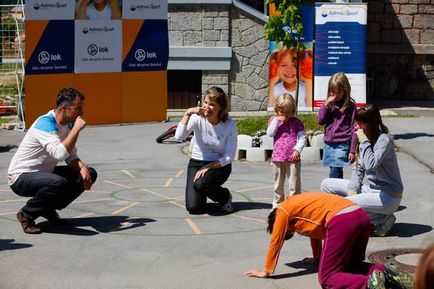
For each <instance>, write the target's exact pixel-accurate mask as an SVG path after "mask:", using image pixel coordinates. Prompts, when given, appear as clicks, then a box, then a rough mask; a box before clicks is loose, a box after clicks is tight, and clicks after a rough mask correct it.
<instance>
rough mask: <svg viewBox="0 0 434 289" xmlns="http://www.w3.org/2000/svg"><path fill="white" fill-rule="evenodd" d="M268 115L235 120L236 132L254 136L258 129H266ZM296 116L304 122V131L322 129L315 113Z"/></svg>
mask: <svg viewBox="0 0 434 289" xmlns="http://www.w3.org/2000/svg"><path fill="white" fill-rule="evenodd" d="M270 117H271V115H267V116H255V117H246V118H242V119H239V120H237V121H236V122H237V127H238V134H246V135H250V136H254V134H255V133H256V132H258V131H260V130H267V124H268V119H269V118H270ZM298 118H299V119H300V120H301V121H302V122H303V123H304V130H305V131H323V126H322V125H319V124H318V123H317V122H316V113H303V114H299V115H298Z"/></svg>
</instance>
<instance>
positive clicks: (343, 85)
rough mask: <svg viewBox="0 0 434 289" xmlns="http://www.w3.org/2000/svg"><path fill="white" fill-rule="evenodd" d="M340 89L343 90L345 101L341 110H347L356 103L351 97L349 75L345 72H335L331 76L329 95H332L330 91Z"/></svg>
mask: <svg viewBox="0 0 434 289" xmlns="http://www.w3.org/2000/svg"><path fill="white" fill-rule="evenodd" d="M332 90H338V91H342V92H343V100H344V103H343V105H342V107H341V111H345V110H347V109H348V108H350V107H351V106H352V105H354V100H353V99H352V98H351V85H350V81H349V80H348V78H347V76H346V75H345V73H343V72H338V73H335V74H334V75H333V76H332V77H330V80H329V85H328V89H327V97H328V96H329V95H330V91H332Z"/></svg>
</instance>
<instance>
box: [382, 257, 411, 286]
mask: <svg viewBox="0 0 434 289" xmlns="http://www.w3.org/2000/svg"><path fill="white" fill-rule="evenodd" d="M384 276H385V277H386V280H387V282H388V283H390V284H391V285H392V286H393V288H399V289H413V288H414V280H413V277H412V276H411V275H410V274H409V273H407V272H405V271H403V270H402V269H401V268H399V266H398V265H397V264H395V263H393V262H392V261H388V262H386V264H384Z"/></svg>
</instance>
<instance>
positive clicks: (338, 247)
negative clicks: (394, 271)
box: [318, 208, 384, 289]
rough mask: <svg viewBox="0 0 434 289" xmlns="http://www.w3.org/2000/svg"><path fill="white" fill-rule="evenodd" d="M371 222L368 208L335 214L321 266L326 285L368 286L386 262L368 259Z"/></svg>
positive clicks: (336, 287) (344, 288) (335, 287)
mask: <svg viewBox="0 0 434 289" xmlns="http://www.w3.org/2000/svg"><path fill="white" fill-rule="evenodd" d="M370 233H371V222H370V221H369V218H368V215H367V214H366V212H365V211H364V209H361V208H360V209H358V210H355V211H353V212H349V213H344V214H341V215H336V216H334V217H333V218H332V219H331V220H330V222H329V224H328V226H327V231H326V234H325V237H324V245H323V249H322V252H321V259H320V263H319V268H318V278H319V282H320V284H321V286H322V288H327V289H328V288H333V289H365V288H367V283H368V278H369V274H371V272H372V271H374V270H375V269H378V270H380V271H383V270H384V266H383V265H379V264H375V265H374V264H369V263H365V262H363V260H365V253H366V246H367V245H368V240H369V235H370Z"/></svg>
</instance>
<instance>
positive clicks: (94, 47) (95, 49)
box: [87, 43, 109, 56]
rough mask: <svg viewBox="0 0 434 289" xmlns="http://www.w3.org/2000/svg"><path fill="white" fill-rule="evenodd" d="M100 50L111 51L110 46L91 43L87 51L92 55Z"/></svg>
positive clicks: (103, 51) (101, 51)
mask: <svg viewBox="0 0 434 289" xmlns="http://www.w3.org/2000/svg"><path fill="white" fill-rule="evenodd" d="M98 52H100V53H109V48H108V47H107V46H104V47H102V46H98V45H96V44H93V43H92V44H89V46H88V47H87V53H88V54H89V55H90V56H95V55H96V54H97V53H98Z"/></svg>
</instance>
